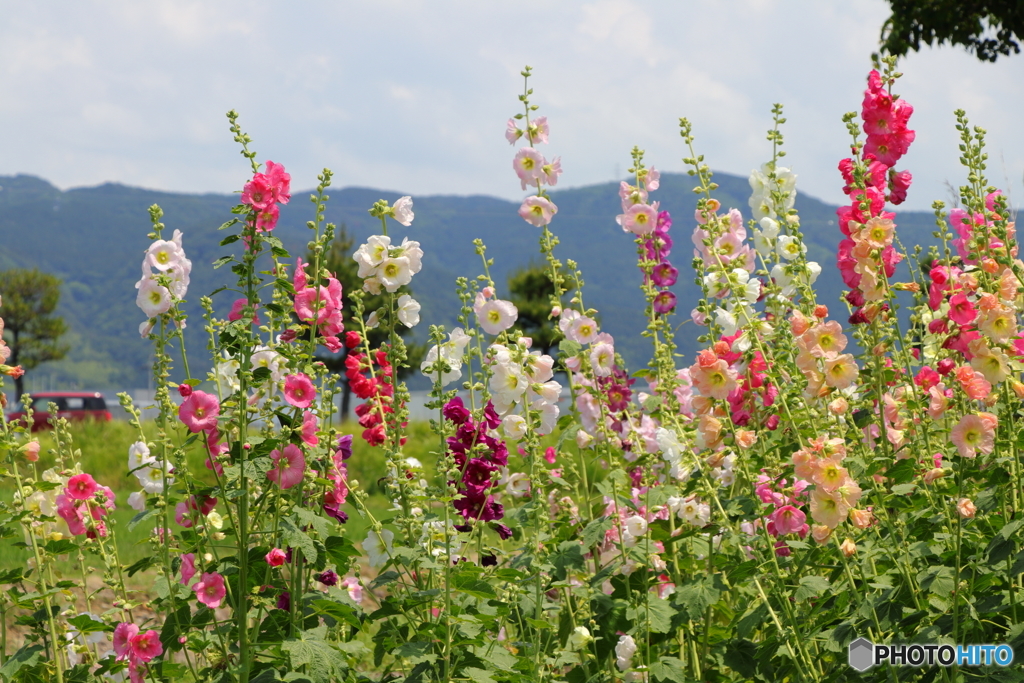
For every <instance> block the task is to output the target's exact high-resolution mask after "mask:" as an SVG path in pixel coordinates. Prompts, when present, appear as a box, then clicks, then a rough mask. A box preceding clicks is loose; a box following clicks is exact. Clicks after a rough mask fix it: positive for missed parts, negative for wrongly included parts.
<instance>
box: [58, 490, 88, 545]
mask: <svg viewBox="0 0 1024 683" xmlns="http://www.w3.org/2000/svg"><path fill="white" fill-rule="evenodd" d="M56 504H57V514H58V515H60V517H61V519H63V520H64V521H65V522H67V525H68V531H70V532H71V533H72V534H73V535H75V536H81V535H83V534H85V533H86V531H87V529H86V527H85V521H84V519H85V518H84V517H83V516H82V511H81V510H80V509H79V507H78V505H76V504H75V502H74V500H73V499H72V498H70V497H69V496H66V495H64V494H63V493H62V494H60V495H59V496H57V498H56Z"/></svg>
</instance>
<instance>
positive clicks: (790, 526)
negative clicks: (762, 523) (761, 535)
mask: <svg viewBox="0 0 1024 683" xmlns="http://www.w3.org/2000/svg"><path fill="white" fill-rule="evenodd" d="M806 521H807V515H805V514H804V513H803V512H801V511H800V510H798V509H796V508H795V507H793V506H792V505H783V506H782V507H780V508H778V509H777V510H776V511H775V512H773V513H772V522H773V523H774V524H775V530H776V531H777V532H779V534H780V535H785V534H795V533H798V532H799V531H800V530H801V529H803V528H804V523H805V522H806Z"/></svg>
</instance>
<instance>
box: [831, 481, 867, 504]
mask: <svg viewBox="0 0 1024 683" xmlns="http://www.w3.org/2000/svg"><path fill="white" fill-rule="evenodd" d="M835 492H836V493H838V494H839V496H840V498H842V499H843V502H844V503H845V504H846V506H847V507H851V508H852V507H853V506H855V505H856V504H857V503H858V502H860V497H861V495H863V493H864V492H863V491H862V490H861V488H860V485H859V484H858V483H857V482H855V481H854V480H853V479H851V478H850V477H847V478H846V481H844V482H843V483H842V484H840V485H839V488H837V489H836V491H835Z"/></svg>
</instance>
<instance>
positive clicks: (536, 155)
mask: <svg viewBox="0 0 1024 683" xmlns="http://www.w3.org/2000/svg"><path fill="white" fill-rule="evenodd" d="M544 164H545V161H544V157H543V156H542V155H541V153H540V152H538V151H537V150H535V149H534V148H533V147H521V148H520V149H519V151H518V152H516V156H515V158H514V159H512V168H513V170H515V172H516V175H517V176H519V182H520V184H521V185H522V187H523V189H524V190H525V189H526V186H527V185H533V184H534V182H535V181H536V180H537V179H538V178H540V177H541V174H542V171H541V167H542V166H544Z"/></svg>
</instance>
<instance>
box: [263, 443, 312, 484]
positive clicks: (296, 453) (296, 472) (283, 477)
mask: <svg viewBox="0 0 1024 683" xmlns="http://www.w3.org/2000/svg"><path fill="white" fill-rule="evenodd" d="M270 459H271V460H273V461H274V467H273V469H271V470H268V471H267V479H269V480H270V481H272V482H274V483H276V484H277V485H278V486H280V487H281V488H282V489H290V488H291V487H293V486H295V485H296V484H298V483H299V482H301V481H302V475H303V473H304V472H305V470H306V458H305V457H304V456H303V455H302V450H301V449H300V448H299V447H298V446H296V445H295V444H292V443H290V444H288V445H287V446H285V447H284V451H280V450H277V449H276V448H275V449H274V450H272V451H271V452H270Z"/></svg>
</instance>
